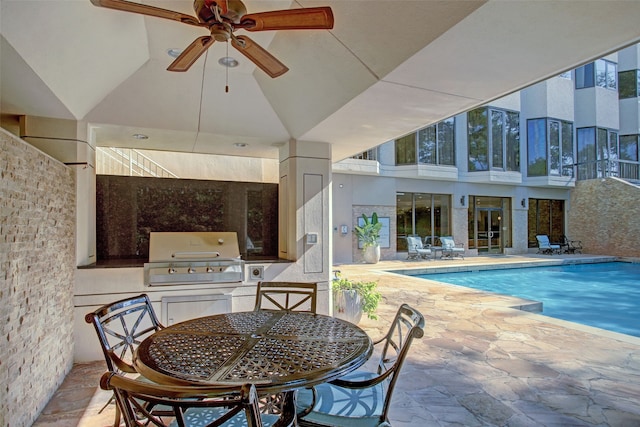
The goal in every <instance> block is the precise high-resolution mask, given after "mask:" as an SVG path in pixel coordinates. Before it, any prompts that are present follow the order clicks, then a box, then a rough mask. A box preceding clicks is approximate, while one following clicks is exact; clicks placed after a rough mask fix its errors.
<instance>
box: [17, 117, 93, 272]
mask: <svg viewBox="0 0 640 427" xmlns="http://www.w3.org/2000/svg"><path fill="white" fill-rule="evenodd" d="M20 138H22V139H23V140H25V141H26V142H28V143H29V144H31V145H33V146H34V147H36V148H37V149H39V150H40V151H43V152H44V153H47V154H48V155H50V156H51V157H53V158H55V159H57V160H59V161H61V162H63V163H64V164H66V165H67V166H69V167H72V168H73V169H74V170H75V176H76V264H77V265H79V266H81V265H89V264H93V263H95V262H96V171H95V158H96V150H95V138H93V135H92V134H90V130H89V129H88V126H87V125H86V123H84V122H78V121H76V120H64V119H51V118H45V117H35V116H22V117H20Z"/></svg>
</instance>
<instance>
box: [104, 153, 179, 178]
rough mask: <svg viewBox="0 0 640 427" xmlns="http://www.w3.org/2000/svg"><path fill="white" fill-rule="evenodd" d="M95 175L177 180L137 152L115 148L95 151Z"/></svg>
mask: <svg viewBox="0 0 640 427" xmlns="http://www.w3.org/2000/svg"><path fill="white" fill-rule="evenodd" d="M96 173H97V174H100V175H124V176H152V177H157V178H178V176H177V175H176V174H174V173H173V172H171V171H170V170H168V169H167V168H165V167H163V166H161V165H159V164H158V163H156V162H155V161H153V160H151V159H150V158H149V157H147V156H145V155H144V154H142V153H140V152H139V151H138V150H133V149H126V148H116V147H98V148H97V149H96Z"/></svg>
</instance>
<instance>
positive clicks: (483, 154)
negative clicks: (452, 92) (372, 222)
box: [333, 45, 640, 263]
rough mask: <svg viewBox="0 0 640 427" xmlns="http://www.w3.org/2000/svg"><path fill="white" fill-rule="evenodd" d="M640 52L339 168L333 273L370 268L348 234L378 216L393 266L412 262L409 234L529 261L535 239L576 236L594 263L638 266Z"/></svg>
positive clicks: (443, 123) (383, 244)
mask: <svg viewBox="0 0 640 427" xmlns="http://www.w3.org/2000/svg"><path fill="white" fill-rule="evenodd" d="M639 53H640V47H639V45H634V46H632V47H629V48H626V49H624V50H621V51H619V52H618V53H616V54H613V55H609V56H606V57H604V58H601V59H598V60H596V61H595V62H591V63H588V64H584V65H583V66H581V67H579V68H577V69H575V70H573V71H571V72H567V73H563V74H561V75H559V76H556V77H553V78H550V79H547V80H545V81H542V82H540V83H538V84H535V85H533V86H530V87H528V88H525V89H523V90H521V91H519V92H517V93H513V94H510V95H508V96H505V97H503V98H500V99H496V100H495V101H493V102H491V103H489V104H486V105H484V106H482V107H480V108H476V109H474V110H471V111H468V112H465V113H462V114H458V115H456V116H454V117H450V118H448V119H446V120H442V121H440V122H438V123H436V124H433V125H430V126H427V127H424V128H421V129H417V130H416V131H415V132H412V133H410V134H407V135H404V136H402V137H399V138H397V139H395V140H393V141H388V142H386V143H384V144H382V145H380V146H378V147H377V148H376V149H372V150H369V151H368V152H366V153H362V154H361V155H359V156H356V157H355V158H353V159H347V160H345V161H342V162H339V163H336V164H335V165H334V171H333V185H334V187H333V189H334V190H333V224H334V253H333V259H334V263H348V262H354V261H356V262H357V261H360V260H361V257H360V254H359V251H358V247H357V241H356V240H355V238H354V236H353V235H352V233H351V232H350V228H351V227H352V226H353V225H355V224H357V220H358V217H360V216H361V215H362V214H363V213H364V214H371V213H372V212H376V213H377V214H378V216H380V217H381V218H383V222H384V228H385V231H384V233H383V235H382V237H381V248H382V257H383V258H386V259H393V258H396V257H402V256H403V253H404V252H406V240H405V237H406V236H408V235H419V236H420V237H422V238H423V239H425V240H426V241H436V239H437V237H438V236H446V235H452V236H454V238H455V240H456V241H457V242H459V243H463V244H464V246H465V248H466V250H467V252H468V253H470V254H517V253H525V252H529V251H532V250H533V251H535V249H534V248H535V247H536V238H535V236H536V235H537V234H547V235H549V236H550V238H551V240H552V241H559V240H560V239H561V238H562V237H563V236H564V235H569V236H570V238H572V239H581V240H583V241H584V242H585V243H586V249H587V250H589V251H590V252H603V253H604V252H607V253H610V254H613V253H616V251H619V252H621V254H623V255H629V254H632V253H634V251H635V254H636V255H637V251H638V249H635V248H633V245H629V247H626V245H624V243H623V247H622V248H621V247H620V244H621V243H620V239H618V238H617V237H616V238H614V236H615V235H616V234H620V235H621V236H626V239H623V242H624V241H628V240H629V239H631V240H636V241H637V240H638V237H640V229H639V228H638V227H637V226H636V225H635V223H636V222H637V221H634V220H635V218H636V216H635V214H634V213H633V212H634V211H635V206H637V205H638V203H637V202H638V201H640V190H639V189H637V188H636V187H635V186H633V185H632V183H634V182H637V180H638V179H639V178H640V177H639V175H638V174H639V161H638V160H639V159H638V145H639V142H640V141H639V134H640V109H639V98H638V95H639V86H640V71H639V69H640V54H639ZM610 178H613V179H610ZM594 186H596V187H594ZM625 218H627V220H625ZM633 236H635V237H636V238H635V239H633Z"/></svg>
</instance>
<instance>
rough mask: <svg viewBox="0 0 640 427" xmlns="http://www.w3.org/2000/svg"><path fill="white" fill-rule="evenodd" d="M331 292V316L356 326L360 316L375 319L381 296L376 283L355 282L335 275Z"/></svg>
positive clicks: (337, 274) (338, 273)
mask: <svg viewBox="0 0 640 427" xmlns="http://www.w3.org/2000/svg"><path fill="white" fill-rule="evenodd" d="M331 290H332V292H333V315H334V316H335V317H337V318H339V319H343V320H347V321H349V322H351V323H354V324H358V322H360V319H361V318H362V314H363V313H366V314H367V317H369V319H374V320H375V319H377V318H378V316H377V315H376V314H375V311H376V309H377V308H378V304H379V303H380V300H381V299H382V295H381V294H380V292H378V282H356V281H353V280H349V279H346V278H344V277H342V276H341V275H340V272H336V273H335V277H334V279H333V281H332V283H331Z"/></svg>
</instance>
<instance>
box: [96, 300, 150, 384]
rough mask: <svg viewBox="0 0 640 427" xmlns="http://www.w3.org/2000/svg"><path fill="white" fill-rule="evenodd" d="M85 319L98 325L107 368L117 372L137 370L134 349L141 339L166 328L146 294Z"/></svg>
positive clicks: (106, 308) (104, 307) (107, 307)
mask: <svg viewBox="0 0 640 427" xmlns="http://www.w3.org/2000/svg"><path fill="white" fill-rule="evenodd" d="M84 320H85V321H86V322H87V323H91V324H93V326H94V327H95V329H96V332H97V334H98V339H99V341H100V345H101V346H102V352H103V353H104V357H105V360H106V361H107V367H108V369H109V370H110V371H115V372H127V373H135V372H136V370H135V368H134V367H133V364H132V359H133V352H134V351H135V349H136V348H137V347H138V345H139V344H140V343H141V342H142V340H144V339H145V338H146V337H147V336H149V335H151V334H152V333H154V332H156V331H158V330H160V329H162V328H163V326H162V325H161V324H160V322H159V321H158V318H157V317H156V314H155V312H154V311H153V306H152V305H151V301H150V300H149V297H148V296H147V295H146V294H141V295H138V296H136V297H133V298H125V299H121V300H119V301H116V302H113V303H111V304H107V305H104V306H102V307H100V308H99V309H97V310H96V311H93V312H91V313H88V314H87V315H86V316H85V317H84Z"/></svg>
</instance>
